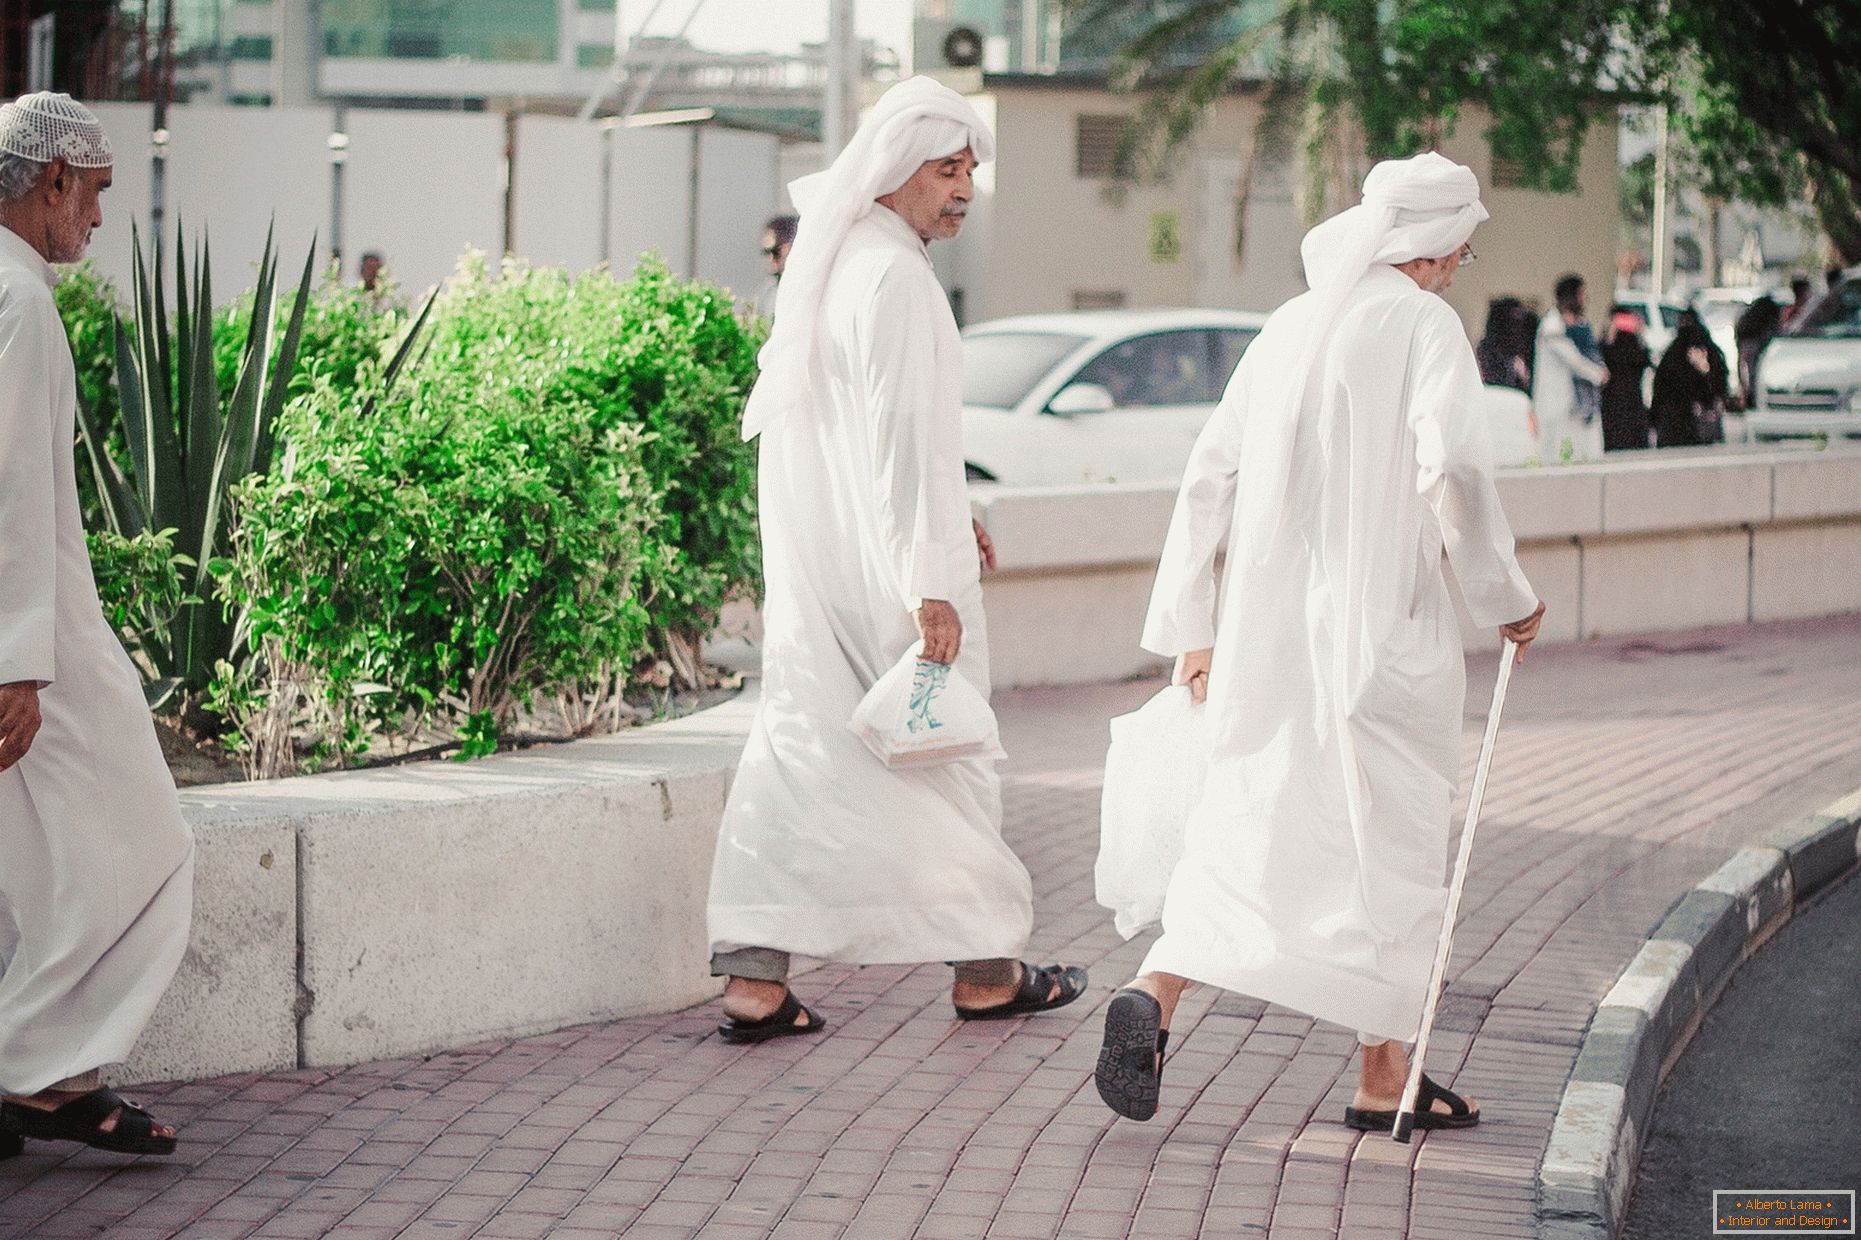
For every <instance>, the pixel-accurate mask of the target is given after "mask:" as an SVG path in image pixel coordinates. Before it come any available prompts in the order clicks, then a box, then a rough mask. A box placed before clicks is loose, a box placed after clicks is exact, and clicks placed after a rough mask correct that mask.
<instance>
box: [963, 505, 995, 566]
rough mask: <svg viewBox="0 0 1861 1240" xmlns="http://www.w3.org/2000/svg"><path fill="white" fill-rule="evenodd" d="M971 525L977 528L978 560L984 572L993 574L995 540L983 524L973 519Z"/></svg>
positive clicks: (970, 520) (970, 521)
mask: <svg viewBox="0 0 1861 1240" xmlns="http://www.w3.org/2000/svg"><path fill="white" fill-rule="evenodd" d="M969 523H970V524H971V525H973V526H975V527H976V559H977V561H978V562H979V563H980V564H981V565H982V570H983V571H984V572H988V573H992V572H994V571H995V540H994V539H992V538H990V537H989V532H988V531H987V530H985V529H983V528H982V522H980V521H978V520H976V519H975V518H974V517H971V518H970V519H969Z"/></svg>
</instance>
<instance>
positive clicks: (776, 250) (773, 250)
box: [762, 245, 782, 258]
mask: <svg viewBox="0 0 1861 1240" xmlns="http://www.w3.org/2000/svg"><path fill="white" fill-rule="evenodd" d="M762 252H763V254H764V255H766V256H767V257H769V258H774V257H775V256H776V255H777V254H780V253H781V252H782V247H781V246H779V245H765V246H764V247H763V248H762Z"/></svg>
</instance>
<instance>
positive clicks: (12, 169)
mask: <svg viewBox="0 0 1861 1240" xmlns="http://www.w3.org/2000/svg"><path fill="white" fill-rule="evenodd" d="M50 166H51V165H50V164H42V163H40V162H39V161H38V160H36V159H27V158H26V157H25V156H24V155H15V154H13V152H11V151H0V202H17V201H19V200H20V199H21V198H24V197H25V196H26V195H27V194H29V193H31V192H32V189H33V187H34V186H36V185H37V184H38V183H39V178H40V177H43V176H44V175H45V170H46V169H47V168H48V167H50Z"/></svg>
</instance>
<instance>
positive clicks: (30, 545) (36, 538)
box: [0, 297, 70, 685]
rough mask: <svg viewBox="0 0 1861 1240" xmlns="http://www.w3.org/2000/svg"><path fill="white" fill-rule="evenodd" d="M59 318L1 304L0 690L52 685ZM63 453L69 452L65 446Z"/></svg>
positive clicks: (11, 301) (12, 302)
mask: <svg viewBox="0 0 1861 1240" xmlns="http://www.w3.org/2000/svg"><path fill="white" fill-rule="evenodd" d="M57 331H58V320H57V318H56V317H55V316H52V315H49V314H46V313H43V312H41V311H40V310H39V309H38V308H37V307H34V306H31V305H21V304H19V301H18V300H17V299H14V298H10V297H8V298H4V300H0V685H8V684H13V683H15V682H17V681H22V680H39V681H50V680H52V679H53V676H54V673H55V671H56V669H55V667H54V665H53V660H52V621H53V617H54V615H55V614H56V606H57V589H56V584H57V583H56V579H55V577H54V571H55V568H56V565H57V550H58V548H57V524H56V521H57V507H56V504H55V503H54V492H53V479H54V478H55V477H56V471H55V469H54V464H55V462H56V460H57V455H56V453H57V445H56V444H55V443H53V434H52V424H53V419H52V396H51V368H50V366H49V364H48V362H49V359H51V358H52V357H54V356H56V354H55V353H54V352H53V350H54V349H55V348H62V347H64V338H63V334H62V332H59V333H58V335H57V337H56V338H55V339H54V338H53V333H54V332H57ZM65 450H66V451H70V448H69V447H68V446H67V448H66V449H65Z"/></svg>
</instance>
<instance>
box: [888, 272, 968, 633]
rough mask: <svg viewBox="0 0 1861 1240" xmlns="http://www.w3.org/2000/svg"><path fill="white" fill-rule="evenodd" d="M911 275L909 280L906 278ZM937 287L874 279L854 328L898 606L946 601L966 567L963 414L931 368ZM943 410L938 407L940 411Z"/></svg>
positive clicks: (949, 386) (903, 278)
mask: <svg viewBox="0 0 1861 1240" xmlns="http://www.w3.org/2000/svg"><path fill="white" fill-rule="evenodd" d="M912 275H915V273H912ZM942 296H943V292H942V290H941V289H939V288H937V286H936V285H935V283H933V282H932V281H930V280H928V279H916V278H911V276H908V275H905V274H904V273H896V272H894V273H890V274H888V275H886V276H885V277H883V278H882V279H881V280H880V281H879V284H878V287H877V288H876V289H875V290H874V292H873V295H872V296H871V298H870V299H869V300H868V303H867V311H866V313H865V314H864V315H863V316H862V322H861V323H860V325H859V337H860V339H859V343H860V348H861V356H862V359H863V362H864V365H865V375H864V380H865V384H864V386H865V390H866V398H867V400H868V401H869V402H870V409H871V412H872V417H873V427H872V457H873V460H872V466H873V478H874V480H875V483H876V494H877V496H878V500H879V529H880V532H881V535H882V537H883V538H884V540H885V544H886V548H887V550H888V551H889V552H890V553H891V557H892V562H893V563H894V564H896V565H898V570H899V572H898V581H899V603H900V605H901V606H903V607H905V608H906V609H907V610H914V609H916V607H917V605H918V602H919V601H920V600H922V599H927V598H933V599H943V600H946V601H947V600H949V599H952V598H955V597H956V595H957V593H958V591H959V590H960V589H961V588H962V586H963V585H964V584H965V581H964V579H963V577H962V575H961V574H960V573H959V569H960V568H961V567H962V566H965V565H966V564H973V563H974V562H975V555H976V550H975V534H974V532H973V530H972V529H971V527H970V522H969V508H968V494H967V491H966V488H965V487H964V485H963V481H962V478H963V473H962V469H963V411H962V406H961V403H960V397H958V398H956V399H945V398H944V394H946V393H954V392H955V391H956V389H955V387H954V386H953V383H954V379H953V377H952V376H949V375H940V374H939V373H938V370H937V345H936V340H937V332H936V324H937V316H938V315H940V314H941V315H948V314H949V313H950V310H949V306H948V304H947V303H943V304H940V299H941V298H942ZM946 405H947V406H948V407H945V406H946Z"/></svg>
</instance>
